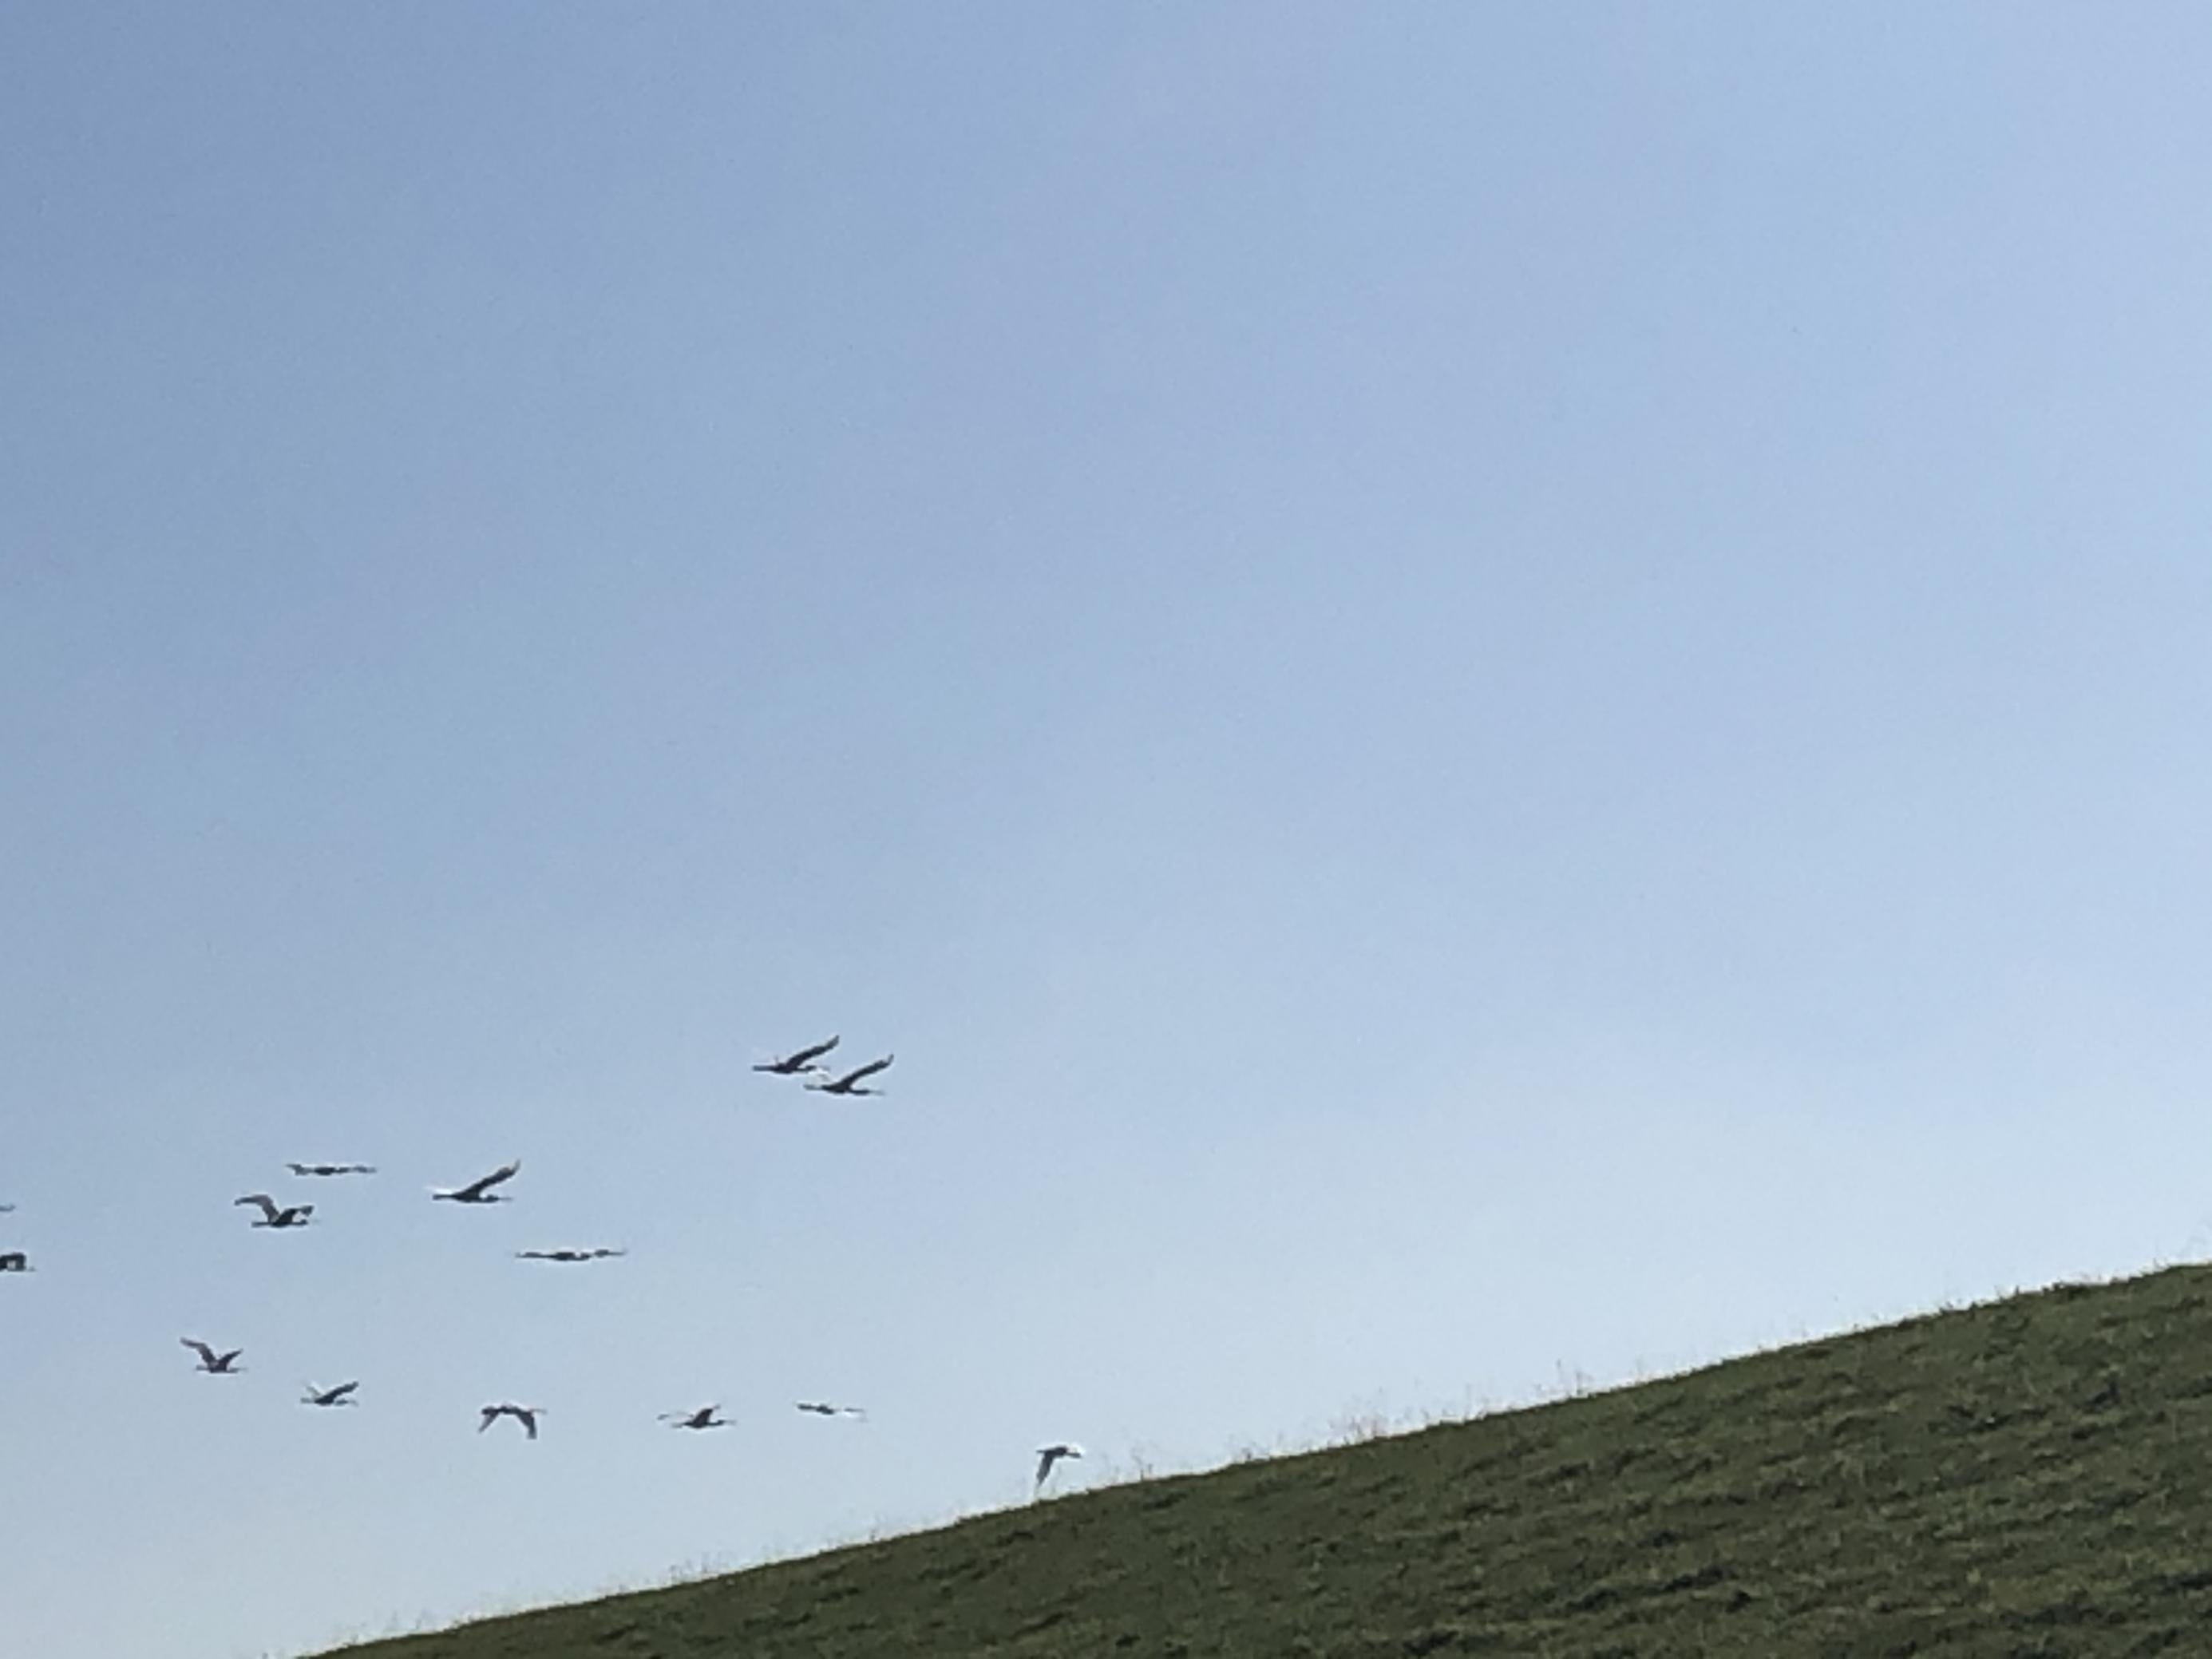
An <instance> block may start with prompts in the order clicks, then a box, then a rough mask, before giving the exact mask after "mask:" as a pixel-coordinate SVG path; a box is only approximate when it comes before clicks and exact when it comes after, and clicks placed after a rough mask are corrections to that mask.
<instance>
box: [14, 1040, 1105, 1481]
mask: <svg viewBox="0 0 2212 1659" xmlns="http://www.w3.org/2000/svg"><path fill="white" fill-rule="evenodd" d="M837 1041H838V1040H837V1038H836V1037H834V1036H833V1037H830V1038H829V1039H828V1040H827V1041H826V1042H817V1043H814V1044H811V1046H809V1047H807V1048H799V1049H796V1050H794V1051H793V1052H792V1053H790V1054H782V1055H778V1056H776V1057H775V1058H772V1059H769V1060H763V1061H761V1062H760V1063H758V1064H757V1065H756V1066H754V1067H753V1068H752V1069H753V1070H755V1071H756V1072H765V1073H769V1074H770V1075H772V1076H775V1077H796V1078H799V1079H803V1080H804V1085H805V1087H806V1088H807V1089H808V1090H810V1091H813V1092H814V1093H816V1094H825V1095H841V1096H857V1095H880V1094H882V1093H884V1090H882V1089H881V1088H879V1087H876V1086H874V1085H871V1084H870V1083H869V1081H868V1079H871V1078H873V1077H877V1076H879V1075H880V1074H881V1073H884V1072H885V1071H887V1070H888V1069H889V1068H890V1064H891V1062H892V1060H895V1059H896V1055H894V1054H885V1055H884V1057H883V1058H882V1059H880V1060H870V1061H869V1062H868V1063H867V1064H866V1065H865V1066H855V1067H854V1068H853V1069H852V1070H850V1071H847V1072H838V1071H836V1070H834V1069H832V1068H831V1067H829V1066H824V1065H823V1064H822V1060H823V1056H825V1055H827V1054H829V1053H830V1052H831V1051H832V1050H833V1049H835V1048H836V1046H837ZM284 1167H285V1168H286V1169H288V1170H290V1171H291V1172H292V1174H293V1175H294V1176H297V1177H299V1178H300V1179H301V1180H327V1179H331V1178H335V1177H338V1176H373V1175H374V1174H375V1173H376V1169H375V1166H374V1165H373V1164H286V1165H285V1166H284ZM521 1172H522V1160H521V1159H520V1158H516V1159H514V1160H513V1161H512V1162H511V1163H507V1164H501V1165H500V1167H499V1168H498V1169H496V1170H493V1171H492V1172H491V1173H490V1174H489V1175H483V1176H477V1178H476V1179H475V1180H474V1181H471V1182H468V1183H467V1184H466V1185H465V1186H460V1187H433V1188H430V1196H431V1198H432V1199H433V1200H439V1201H442V1202H446V1203H452V1204H506V1203H511V1202H512V1201H513V1200H512V1199H511V1197H510V1196H509V1195H508V1194H506V1193H502V1192H500V1191H498V1190H496V1189H497V1188H500V1187H501V1186H503V1185H505V1184H506V1183H507V1182H510V1181H512V1180H513V1179H514V1177H515V1176H518V1175H520V1173H521ZM232 1203H233V1206H234V1207H237V1206H252V1207H253V1208H254V1209H255V1210H257V1211H258V1212H259V1215H258V1218H257V1219H255V1220H254V1222H253V1223H252V1225H254V1226H255V1227H266V1228H270V1229H272V1230H274V1231H280V1232H282V1231H288V1230H289V1229H292V1228H295V1227H304V1226H307V1225H308V1224H309V1222H310V1221H311V1220H312V1218H313V1216H314V1213H315V1206H313V1204H280V1203H278V1202H277V1201H276V1198H275V1197H274V1196H272V1195H271V1194H268V1193H245V1194H240V1196H239V1197H238V1198H236V1199H234V1200H232ZM14 1209H15V1206H14V1205H13V1204H0V1215H6V1214H9V1213H10V1212H13V1211H14ZM514 1254H515V1256H516V1258H517V1259H518V1260H520V1261H553V1262H561V1263H568V1264H573V1263H578V1262H586V1261H605V1260H608V1259H609V1258H611V1257H615V1256H620V1255H626V1254H628V1252H626V1251H624V1250H622V1249H616V1248H614V1247H611V1246H608V1245H593V1246H592V1247H590V1248H588V1249H571V1248H562V1249H550V1250H542V1249H530V1250H517V1251H516V1252H515V1253H514ZM30 1271H32V1268H31V1261H30V1256H29V1254H28V1253H27V1251H23V1250H20V1249H13V1250H5V1251H0V1273H29V1272H30ZM178 1340H179V1342H181V1343H182V1344H183V1345H184V1346H185V1347H186V1348H189V1349H190V1350H191V1352H193V1353H194V1354H196V1355H197V1357H198V1360H199V1364H198V1365H197V1368H196V1369H197V1370H200V1371H204V1372H205V1373H206V1374H207V1375H209V1376H239V1375H240V1374H241V1373H242V1372H243V1371H244V1370H245V1367H244V1366H242V1365H240V1364H239V1361H240V1360H241V1359H243V1358H245V1357H246V1350H245V1349H243V1348H230V1349H224V1350H218V1349H217V1348H216V1346H214V1345H213V1344H212V1343H209V1342H204V1341H202V1340H200V1339H199V1338H197V1337H193V1336H186V1337H180V1338H179V1339H178ZM304 1387H305V1389H306V1392H305V1393H304V1394H302V1395H301V1397H300V1403H301V1405H303V1406H312V1407H321V1408H326V1409H327V1408H335V1407H345V1406H358V1405H359V1404H360V1403H361V1402H360V1401H358V1400H356V1398H355V1397H354V1396H355V1395H356V1392H357V1391H358V1390H359V1389H360V1388H361V1383H360V1380H359V1379H358V1378H355V1379H353V1380H350V1381H348V1382H344V1383H338V1384H337V1386H336V1387H334V1388H328V1389H325V1388H319V1387H318V1386H317V1385H316V1384H314V1383H307V1384H305V1385H304ZM796 1403H797V1407H798V1409H799V1410H800V1411H802V1412H805V1413H808V1414H809V1415H811V1416H815V1417H847V1418H855V1419H866V1416H867V1413H866V1411H865V1410H863V1409H862V1408H861V1407H858V1406H840V1405H833V1404H831V1403H830V1402H829V1401H823V1400H802V1401H798V1402H796ZM545 1414H546V1412H545V1408H544V1407H543V1406H522V1405H518V1404H516V1403H515V1402H514V1401H511V1400H503V1401H496V1402H495V1403H493V1404H490V1405H487V1406H484V1407H482V1408H480V1410H479V1411H478V1413H477V1433H478V1434H482V1433H483V1431H485V1430H487V1429H489V1427H491V1425H493V1424H495V1423H496V1422H498V1421H499V1419H501V1418H502V1417H511V1418H513V1419H514V1420H515V1422H516V1423H517V1424H519V1425H520V1426H521V1429H522V1433H523V1437H525V1438H526V1439H529V1440H535V1439H537V1438H538V1419H539V1418H540V1417H543V1416H544V1415H545ZM659 1421H661V1422H663V1423H665V1424H667V1425H669V1426H670V1427H671V1428H675V1429H689V1430H705V1429H726V1428H728V1427H730V1426H731V1419H728V1418H726V1417H724V1416H722V1415H721V1406H720V1402H719V1401H717V1402H714V1403H713V1404H709V1405H705V1406H701V1407H697V1408H696V1409H695V1410H692V1411H688V1412H663V1413H661V1414H660V1416H659ZM1082 1455H1083V1449H1082V1448H1081V1447H1080V1446H1078V1445H1075V1444H1073V1443H1069V1442H1062V1443H1057V1444H1054V1445H1050V1446H1040V1447H1038V1448H1037V1452H1036V1458H1037V1462H1036V1476H1035V1479H1034V1481H1033V1484H1032V1486H1031V1489H1030V1490H1031V1494H1032V1496H1034V1495H1036V1494H1037V1493H1041V1492H1043V1490H1044V1484H1045V1481H1046V1480H1047V1479H1048V1477H1049V1476H1050V1475H1051V1474H1052V1472H1053V1469H1054V1467H1056V1466H1057V1465H1058V1464H1059V1463H1060V1462H1063V1461H1064V1460H1066V1459H1068V1458H1079V1457H1081V1456H1082Z"/></svg>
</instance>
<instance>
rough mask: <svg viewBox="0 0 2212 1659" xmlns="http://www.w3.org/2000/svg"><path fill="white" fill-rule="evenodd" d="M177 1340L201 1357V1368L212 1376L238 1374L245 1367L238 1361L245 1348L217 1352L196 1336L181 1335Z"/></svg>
mask: <svg viewBox="0 0 2212 1659" xmlns="http://www.w3.org/2000/svg"><path fill="white" fill-rule="evenodd" d="M177 1340H179V1342H181V1343H183V1344H184V1345H185V1346H186V1347H188V1348H190V1349H191V1351H192V1352H194V1353H196V1354H197V1355H198V1356H199V1357H200V1363H199V1369H200V1370H204V1371H205V1372H206V1373H207V1374H208V1375H209V1376H237V1375H239V1373H240V1371H241V1370H243V1369H244V1367H242V1366H240V1364H239V1363H238V1361H239V1357H240V1355H242V1354H243V1353H245V1352H246V1350H245V1349H243V1348H233V1349H232V1350H231V1351H230V1352H228V1353H217V1352H216V1351H215V1350H214V1349H213V1348H211V1347H210V1346H208V1345H207V1344H206V1343H204V1342H203V1341H201V1340H199V1339H198V1338H197V1337H196V1336H180V1337H179V1338H178V1339H177Z"/></svg>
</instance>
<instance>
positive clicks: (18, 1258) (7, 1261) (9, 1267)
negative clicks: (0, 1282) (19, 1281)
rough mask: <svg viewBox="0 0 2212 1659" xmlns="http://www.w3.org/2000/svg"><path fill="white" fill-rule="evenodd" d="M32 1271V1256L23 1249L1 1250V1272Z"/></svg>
mask: <svg viewBox="0 0 2212 1659" xmlns="http://www.w3.org/2000/svg"><path fill="white" fill-rule="evenodd" d="M30 1271H31V1258H30V1257H29V1256H27V1255H24V1254H23V1253H22V1251H21V1250H8V1251H4V1252H0V1273H28V1272H30Z"/></svg>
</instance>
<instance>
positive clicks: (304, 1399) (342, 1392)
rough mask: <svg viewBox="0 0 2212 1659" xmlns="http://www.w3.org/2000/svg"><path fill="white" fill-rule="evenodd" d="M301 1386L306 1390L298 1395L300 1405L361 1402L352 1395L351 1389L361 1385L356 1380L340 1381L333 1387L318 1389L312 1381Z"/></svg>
mask: <svg viewBox="0 0 2212 1659" xmlns="http://www.w3.org/2000/svg"><path fill="white" fill-rule="evenodd" d="M302 1386H303V1387H305V1388H306V1389H307V1393H305V1394H303V1395H301V1396H300V1403H301V1405H302V1406H358V1405H359V1404H361V1401H358V1400H356V1399H355V1398H354V1397H353V1391H354V1390H355V1389H357V1388H359V1387H360V1386H361V1384H360V1383H339V1384H338V1385H337V1387H336V1388H335V1389H319V1388H317V1387H316V1386H315V1385H314V1384H313V1383H305V1384H303V1385H302Z"/></svg>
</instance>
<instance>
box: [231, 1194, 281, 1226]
mask: <svg viewBox="0 0 2212 1659" xmlns="http://www.w3.org/2000/svg"><path fill="white" fill-rule="evenodd" d="M240 1204H258V1205H259V1206H261V1214H262V1218H263V1219H264V1220H267V1221H272V1222H273V1221H275V1220H276V1200H275V1199H273V1198H271V1197H270V1196H269V1194H266V1193H247V1194H246V1195H245V1196H244V1197H242V1198H234V1199H233V1200H231V1206H232V1207H233V1208H236V1207H237V1206H239V1205H240Z"/></svg>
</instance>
